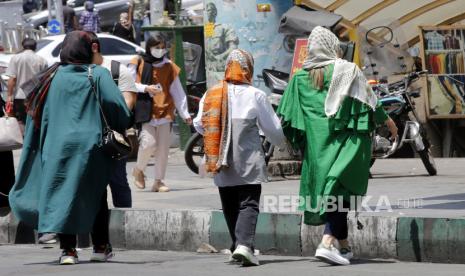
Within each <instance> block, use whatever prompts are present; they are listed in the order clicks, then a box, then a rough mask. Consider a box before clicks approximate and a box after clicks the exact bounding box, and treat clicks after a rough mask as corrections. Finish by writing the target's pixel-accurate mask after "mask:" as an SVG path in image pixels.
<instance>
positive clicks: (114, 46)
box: [99, 37, 137, 56]
mask: <svg viewBox="0 0 465 276" xmlns="http://www.w3.org/2000/svg"><path fill="white" fill-rule="evenodd" d="M99 40H100V51H101V53H102V55H104V56H118V55H135V54H137V52H136V49H135V47H134V46H131V45H129V44H127V43H124V42H123V41H121V40H118V39H114V38H109V37H101V38H99Z"/></svg>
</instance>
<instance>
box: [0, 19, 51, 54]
mask: <svg viewBox="0 0 465 276" xmlns="http://www.w3.org/2000/svg"><path fill="white" fill-rule="evenodd" d="M46 34H47V31H46V30H45V29H44V28H43V27H40V29H39V30H36V29H34V28H33V27H32V26H31V27H29V26H24V25H23V24H21V23H18V24H16V25H15V26H14V27H13V26H11V27H10V26H8V23H7V22H3V21H0V38H1V44H2V46H3V50H4V52H5V53H17V52H19V51H20V50H21V49H22V47H21V42H22V40H23V39H24V38H27V37H29V38H33V39H35V40H39V39H41V38H42V37H43V36H45V35H46Z"/></svg>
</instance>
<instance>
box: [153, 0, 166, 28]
mask: <svg viewBox="0 0 465 276" xmlns="http://www.w3.org/2000/svg"><path fill="white" fill-rule="evenodd" d="M164 8H165V1H163V0H150V25H155V24H156V23H157V22H158V20H159V19H160V18H162V16H163V10H164Z"/></svg>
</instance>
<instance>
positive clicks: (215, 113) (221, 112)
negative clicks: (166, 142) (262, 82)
mask: <svg viewBox="0 0 465 276" xmlns="http://www.w3.org/2000/svg"><path fill="white" fill-rule="evenodd" d="M252 78H253V58H252V56H251V55H250V54H249V53H247V52H246V51H244V50H239V49H237V50H233V51H232V52H231V53H230V54H229V56H228V59H227V60H226V71H225V75H224V80H223V82H222V83H221V84H218V85H216V86H214V87H212V88H211V89H209V90H208V91H207V95H206V96H205V100H204V105H203V113H202V125H203V127H204V130H205V132H204V150H205V157H206V163H205V168H206V171H207V172H209V173H218V172H219V171H220V170H221V168H222V167H227V166H228V164H227V162H226V161H227V152H228V149H229V142H230V138H231V118H230V116H229V108H228V83H234V84H251V83H252Z"/></svg>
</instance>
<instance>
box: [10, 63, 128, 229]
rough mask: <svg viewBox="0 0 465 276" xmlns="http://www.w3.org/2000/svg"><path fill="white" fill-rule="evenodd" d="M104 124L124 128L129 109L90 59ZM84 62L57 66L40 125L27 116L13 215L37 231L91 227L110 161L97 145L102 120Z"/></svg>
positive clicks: (12, 199) (105, 72)
mask: <svg viewBox="0 0 465 276" xmlns="http://www.w3.org/2000/svg"><path fill="white" fill-rule="evenodd" d="M92 67H94V68H93V77H94V81H95V84H96V88H97V94H98V97H99V100H100V102H101V104H102V106H103V110H104V112H105V115H106V117H107V119H108V121H109V124H110V126H111V127H112V128H113V129H115V130H118V131H124V130H125V129H126V128H127V127H128V126H129V124H130V116H131V114H130V111H129V110H128V108H127V106H126V104H125V101H124V98H123V96H122V95H121V92H120V91H119V89H118V87H117V86H116V84H115V83H114V81H113V80H112V78H111V76H110V73H109V72H108V70H106V69H105V68H103V67H100V66H95V65H92ZM87 68H88V66H87V65H64V66H60V68H59V69H58V70H57V72H56V75H55V77H54V79H53V80H52V83H51V86H50V90H49V92H48V95H47V99H46V101H45V104H44V106H43V113H42V120H41V127H40V129H36V128H35V126H34V123H33V121H32V118H31V117H29V116H28V119H27V124H26V130H25V139H24V146H23V151H22V154H21V159H20V163H19V168H18V173H17V176H16V183H15V185H14V186H13V188H12V190H11V192H10V195H9V200H10V204H11V208H12V210H13V213H14V215H15V216H16V217H17V218H18V219H19V220H20V221H23V222H24V223H26V224H29V225H31V226H33V227H34V228H36V229H38V231H39V233H46V232H51V233H63V234H78V233H89V232H91V229H92V225H93V223H94V220H95V216H96V214H97V212H98V211H99V206H100V200H101V198H102V196H103V193H104V191H105V189H106V186H107V183H108V181H109V177H110V173H111V172H112V168H113V165H114V161H113V160H112V159H111V158H110V157H108V156H106V155H105V154H104V153H103V151H102V150H101V147H100V145H101V135H102V127H103V121H102V119H101V115H100V111H99V108H98V105H97V101H96V97H95V95H94V94H93V93H92V90H91V85H90V82H89V80H88V78H87Z"/></svg>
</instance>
